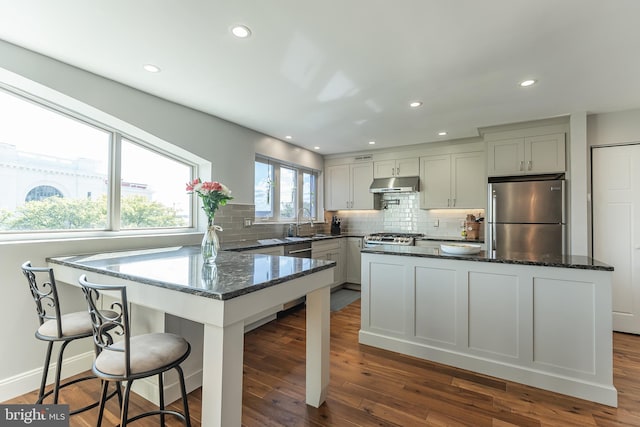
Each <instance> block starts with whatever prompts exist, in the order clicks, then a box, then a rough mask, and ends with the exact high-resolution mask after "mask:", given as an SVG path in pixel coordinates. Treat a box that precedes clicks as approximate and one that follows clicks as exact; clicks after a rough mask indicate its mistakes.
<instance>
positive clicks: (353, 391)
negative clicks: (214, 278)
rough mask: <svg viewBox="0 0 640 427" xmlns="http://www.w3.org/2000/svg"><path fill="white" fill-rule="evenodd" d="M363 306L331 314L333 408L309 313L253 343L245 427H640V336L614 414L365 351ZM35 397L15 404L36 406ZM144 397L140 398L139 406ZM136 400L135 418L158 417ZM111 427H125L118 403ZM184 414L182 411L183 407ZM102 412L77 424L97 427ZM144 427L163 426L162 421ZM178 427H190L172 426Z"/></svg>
mask: <svg viewBox="0 0 640 427" xmlns="http://www.w3.org/2000/svg"><path fill="white" fill-rule="evenodd" d="M359 325H360V301H356V302H354V303H352V304H351V305H349V306H347V307H346V308H344V309H343V310H341V311H338V312H333V313H331V382H330V385H329V393H328V398H327V401H326V403H325V404H324V405H323V406H322V407H320V408H318V409H316V408H312V407H309V406H307V405H306V404H305V403H304V398H305V392H304V385H305V381H304V379H305V362H304V360H305V329H304V328H305V312H304V310H300V311H297V312H294V313H291V314H290V315H288V316H286V317H283V318H281V319H278V320H275V321H273V322H271V323H269V324H267V325H265V326H263V327H261V328H259V329H256V330H254V331H252V332H250V333H248V334H246V336H245V352H244V354H245V359H244V393H243V413H242V424H243V425H244V426H246V427H258V426H260V427H263V426H346V427H353V426H474V427H481V426H492V427H506V426H563V427H564V426H581V427H583V426H602V427H613V426H640V336H635V335H628V334H620V333H616V334H614V376H615V379H614V383H615V386H616V387H617V388H618V397H619V407H618V408H611V407H608V406H604V405H599V404H596V403H591V402H587V401H584V400H580V399H575V398H571V397H567V396H563V395H559V394H555V393H551V392H547V391H543V390H539V389H535V388H532V387H527V386H523V385H520V384H516V383H512V382H509V381H504V380H500V379H496V378H492V377H487V376H483V375H478V374H474V373H472V372H468V371H463V370H460V369H455V368H451V367H448V366H444V365H439V364H436V363H430V362H426V361H423V360H420V359H416V358H413V357H408V356H403V355H399V354H396V353H392V352H388V351H384V350H379V349H376V348H372V347H367V346H363V345H360V344H358V329H359ZM71 388H73V390H71V391H70V392H69V391H67V392H65V398H66V399H67V403H70V404H71V405H74V406H75V405H81V404H85V403H86V402H88V401H89V400H90V399H91V398H92V396H93V395H94V393H97V387H94V386H93V385H87V384H81V385H79V386H71V387H69V388H68V389H67V390H69V389H71ZM34 396H35V393H30V394H27V395H24V396H20V397H19V398H16V399H13V400H12V401H10V402H4V403H31V402H33V401H34V400H35V398H34ZM134 397H135V396H134ZM200 399H201V394H200V390H196V391H194V392H193V393H191V394H190V395H189V402H190V409H191V415H192V422H193V425H194V426H199V425H200V404H201V400H200ZM150 408H151V405H150V404H149V403H148V402H147V401H145V400H144V399H142V398H134V399H133V405H132V408H131V411H132V412H131V413H135V412H136V411H139V410H142V409H147V410H148V409H150ZM107 409H108V411H107V414H106V416H107V418H106V421H105V422H104V423H103V425H105V426H113V425H115V424H117V410H118V408H117V405H116V402H115V400H114V401H113V402H111V403H110V404H109V406H108V408H107ZM176 409H178V410H179V406H176ZM96 413H97V410H92V411H90V412H86V413H84V414H81V415H76V416H74V417H72V418H71V426H91V425H95V416H96ZM134 425H136V426H154V425H158V421H157V419H153V418H151V419H146V420H141V421H139V422H136V423H135V424H134ZM167 425H168V426H172V427H173V426H179V425H181V424H180V423H179V422H178V420H176V419H175V418H173V419H172V418H169V419H168V422H167Z"/></svg>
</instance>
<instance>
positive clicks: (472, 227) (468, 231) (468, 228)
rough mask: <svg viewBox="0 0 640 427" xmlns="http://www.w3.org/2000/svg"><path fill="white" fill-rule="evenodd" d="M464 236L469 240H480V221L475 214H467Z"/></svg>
mask: <svg viewBox="0 0 640 427" xmlns="http://www.w3.org/2000/svg"><path fill="white" fill-rule="evenodd" d="M464 236H465V239H467V240H478V239H479V238H480V222H479V220H478V219H477V218H476V217H475V215H471V214H469V215H467V219H466V220H465V223H464Z"/></svg>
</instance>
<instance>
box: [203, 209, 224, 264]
mask: <svg viewBox="0 0 640 427" xmlns="http://www.w3.org/2000/svg"><path fill="white" fill-rule="evenodd" d="M217 231H222V227H220V226H219V225H214V224H213V220H211V219H210V220H209V225H208V227H207V230H206V231H205V233H204V236H203V237H202V260H203V261H204V263H205V264H213V263H215V262H216V258H217V257H218V251H219V250H220V241H219V240H218V234H217Z"/></svg>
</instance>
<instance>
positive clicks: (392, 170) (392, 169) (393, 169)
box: [391, 168, 396, 176]
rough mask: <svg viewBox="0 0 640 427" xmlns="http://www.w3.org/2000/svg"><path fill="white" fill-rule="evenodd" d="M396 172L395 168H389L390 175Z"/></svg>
mask: <svg viewBox="0 0 640 427" xmlns="http://www.w3.org/2000/svg"><path fill="white" fill-rule="evenodd" d="M395 174H396V168H391V176H394V175H395Z"/></svg>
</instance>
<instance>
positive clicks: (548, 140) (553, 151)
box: [524, 133, 566, 173]
mask: <svg viewBox="0 0 640 427" xmlns="http://www.w3.org/2000/svg"><path fill="white" fill-rule="evenodd" d="M524 150H525V152H524V157H525V163H526V172H527V173H551V172H564V170H565V169H566V162H565V141H564V133H560V134H552V135H543V136H533V137H529V138H525V140H524Z"/></svg>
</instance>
